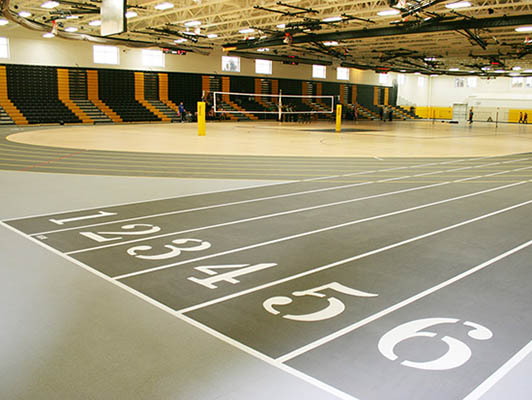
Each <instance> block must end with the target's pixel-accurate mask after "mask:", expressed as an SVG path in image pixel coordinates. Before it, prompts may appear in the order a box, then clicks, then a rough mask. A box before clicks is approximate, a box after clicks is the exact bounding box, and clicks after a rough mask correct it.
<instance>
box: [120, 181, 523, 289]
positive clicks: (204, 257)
mask: <svg viewBox="0 0 532 400" xmlns="http://www.w3.org/2000/svg"><path fill="white" fill-rule="evenodd" d="M525 183H526V182H518V183H512V184H510V185H504V186H499V187H497V188H492V189H487V190H483V191H481V192H475V193H470V194H466V195H462V196H458V197H453V198H450V199H445V200H439V201H436V202H433V203H427V204H422V205H420V206H416V207H411V208H406V209H403V210H398V211H393V212H389V213H386V214H380V215H375V216H373V217H368V218H363V219H359V220H354V221H349V222H346V223H343V224H338V225H332V226H328V227H326V228H321V229H316V230H313V231H308V232H302V233H298V234H296V235H291V236H285V237H282V238H279V239H274V240H269V241H266V242H262V243H256V244H252V245H249V246H244V247H240V248H236V249H232V250H226V251H222V252H219V253H215V254H210V255H207V256H203V257H197V258H193V259H189V260H185V261H180V262H176V263H171V264H166V265H161V266H158V267H153V268H148V269H145V270H141V271H136V272H131V273H128V274H123V275H119V276H115V277H113V278H114V279H124V278H128V277H132V276H137V275H144V274H147V273H151V272H155V271H160V270H163V269H168V268H173V267H177V266H179V265H184V264H189V263H193V262H197V261H203V260H207V259H210V258H214V257H219V256H223V255H227V254H233V253H238V252H241V251H245V250H250V249H255V248H258V247H264V246H269V245H271V244H276V243H281V242H285V241H288V240H292V239H299V238H302V237H305V236H309V235H314V234H317V233H322V232H327V231H330V230H333V229H338V228H343V227H346V226H351V225H356V224H360V223H363V222H368V221H374V220H377V219H381V218H386V217H390V216H394V215H399V214H404V213H407V212H411V211H416V210H420V209H423V208H428V207H432V206H435V205H440V204H445V203H448V202H451V201H455V200H461V199H465V198H469V197H473V196H478V195H481V194H485V193H489V192H493V191H496V190H502V189H506V188H509V187H513V186H517V185H522V184H525ZM531 201H532V200H531ZM494 215H495V214H494ZM474 220H475V219H473V220H470V221H471V222H473V221H474ZM452 226H453V227H454V226H455V225H452ZM436 232H439V231H436ZM429 236H430V235H429ZM400 243H402V242H400Z"/></svg>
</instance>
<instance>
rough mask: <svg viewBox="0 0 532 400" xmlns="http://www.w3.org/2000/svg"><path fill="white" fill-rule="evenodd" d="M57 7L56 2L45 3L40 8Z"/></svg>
mask: <svg viewBox="0 0 532 400" xmlns="http://www.w3.org/2000/svg"><path fill="white" fill-rule="evenodd" d="M58 5H59V3H58V2H57V1H47V2H45V3H42V4H41V7H42V8H55V7H57V6H58Z"/></svg>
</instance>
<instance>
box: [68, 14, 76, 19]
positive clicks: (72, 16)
mask: <svg viewBox="0 0 532 400" xmlns="http://www.w3.org/2000/svg"><path fill="white" fill-rule="evenodd" d="M78 18H79V16H78V15H68V16H67V17H66V19H78Z"/></svg>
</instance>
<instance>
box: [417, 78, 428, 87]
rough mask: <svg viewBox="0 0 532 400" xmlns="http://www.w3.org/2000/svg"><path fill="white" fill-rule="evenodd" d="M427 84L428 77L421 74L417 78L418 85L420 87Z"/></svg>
mask: <svg viewBox="0 0 532 400" xmlns="http://www.w3.org/2000/svg"><path fill="white" fill-rule="evenodd" d="M426 84H427V78H425V77H424V76H420V77H418V78H417V85H418V86H419V87H425V85H426Z"/></svg>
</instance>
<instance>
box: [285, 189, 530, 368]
mask: <svg viewBox="0 0 532 400" xmlns="http://www.w3.org/2000/svg"><path fill="white" fill-rule="evenodd" d="M531 202H532V200H530V201H528V202H526V203H531ZM518 206H520V205H518ZM515 207H516V206H514V207H511V209H512V208H515ZM531 244H532V240H529V241H528V242H526V243H523V244H521V245H519V246H517V247H514V248H513V249H511V250H509V251H507V252H505V253H502V254H499V255H498V256H496V257H494V258H492V259H490V260H488V261H486V262H483V263H482V264H479V265H477V266H475V267H473V268H471V269H469V270H467V271H465V272H462V273H461V274H458V275H456V276H454V277H452V278H451V279H448V280H446V281H444V282H442V283H440V284H439V285H436V286H433V287H431V288H429V289H427V290H424V291H422V292H420V293H418V294H416V295H414V296H412V297H409V298H408V299H406V300H403V301H401V302H399V303H397V304H394V305H393V306H390V307H387V308H385V309H384V310H382V311H379V312H378V313H375V314H373V315H370V316H369V317H366V318H364V319H362V320H360V321H358V322H355V323H354V324H352V325H349V326H347V327H345V328H343V329H340V330H338V331H336V332H334V333H331V334H330V335H327V336H324V337H322V338H320V339H318V340H315V341H314V342H311V343H309V344H307V345H305V346H302V347H300V348H298V349H296V350H293V351H291V352H290V353H287V354H284V355H283V356H281V357H278V358H277V359H276V360H277V361H279V362H282V363H284V362H287V361H289V360H291V359H293V358H295V357H298V356H300V355H301V354H304V353H306V352H308V351H310V350H313V349H315V348H317V347H319V346H322V345H324V344H326V343H329V342H331V341H333V340H335V339H338V338H339V337H341V336H344V335H346V334H348V333H351V332H353V331H354V330H356V329H358V328H360V327H362V326H365V325H367V324H369V323H371V322H373V321H376V320H377V319H379V318H382V317H384V316H386V315H388V314H391V313H392V312H394V311H397V310H399V309H401V308H403V307H405V306H407V305H409V304H411V303H413V302H415V301H417V300H419V299H422V298H423V297H426V296H428V295H430V294H432V293H434V292H436V291H438V290H440V289H443V288H444V287H446V286H449V285H451V284H453V283H455V282H457V281H459V280H461V279H463V278H465V277H467V276H469V275H472V274H474V273H475V272H478V271H480V270H482V269H484V268H486V267H488V266H490V265H492V264H494V263H496V262H497V261H500V260H502V259H503V258H506V257H508V256H510V255H512V254H514V253H516V252H518V251H520V250H522V249H524V248H526V247H528V246H530V245H531Z"/></svg>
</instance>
